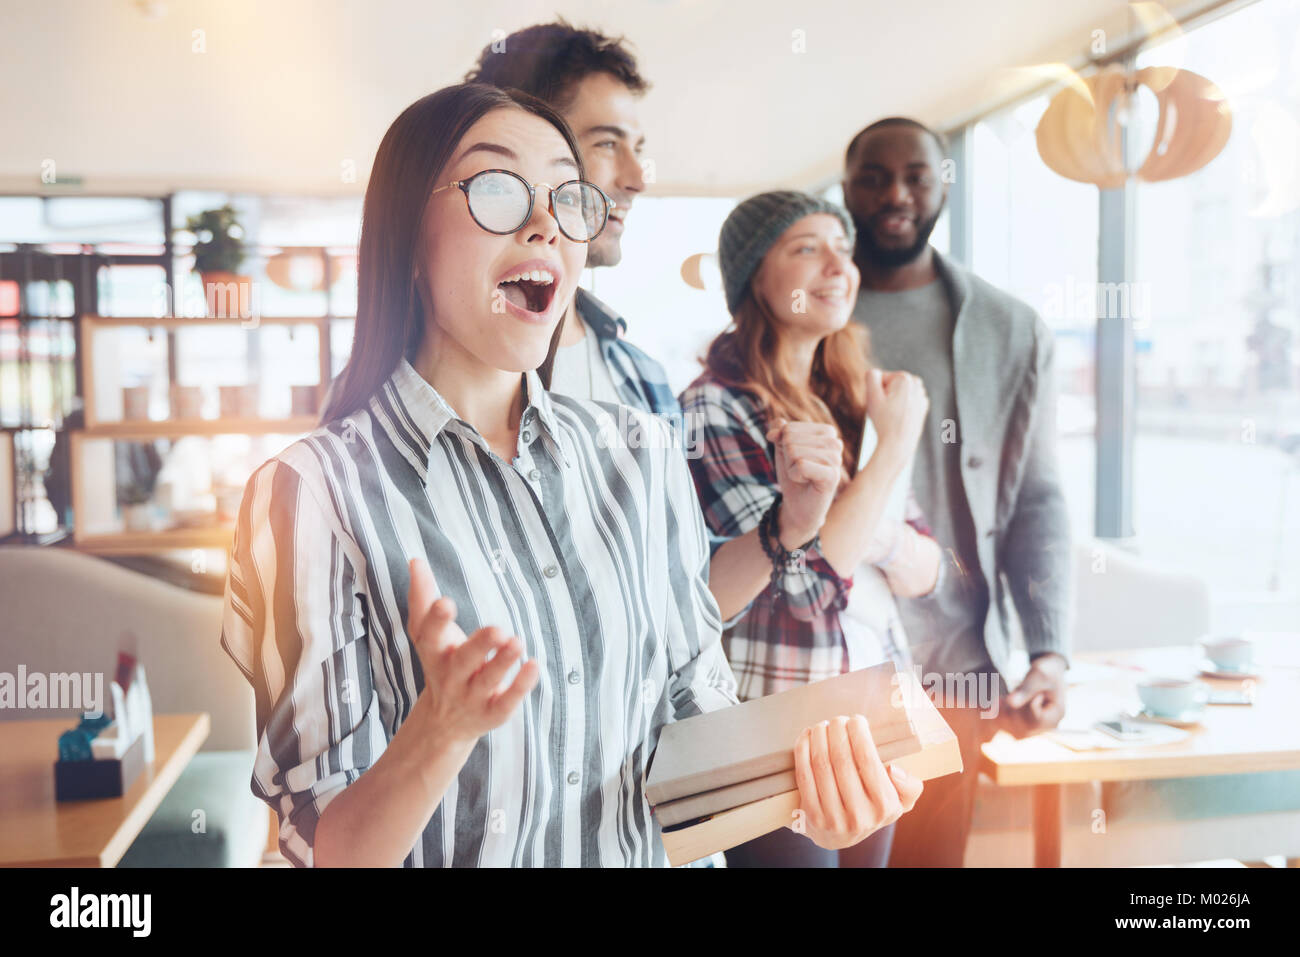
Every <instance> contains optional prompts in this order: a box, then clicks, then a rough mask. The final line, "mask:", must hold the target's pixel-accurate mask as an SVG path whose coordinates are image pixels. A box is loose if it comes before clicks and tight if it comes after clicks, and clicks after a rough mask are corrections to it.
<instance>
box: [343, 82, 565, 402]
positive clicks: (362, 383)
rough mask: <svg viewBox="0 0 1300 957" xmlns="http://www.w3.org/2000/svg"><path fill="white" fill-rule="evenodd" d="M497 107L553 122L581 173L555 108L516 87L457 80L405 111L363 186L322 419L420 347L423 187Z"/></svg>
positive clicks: (547, 372)
mask: <svg viewBox="0 0 1300 957" xmlns="http://www.w3.org/2000/svg"><path fill="white" fill-rule="evenodd" d="M499 109H519V110H524V111H526V112H528V113H532V114H533V115H534V116H538V117H541V118H542V119H543V120H546V122H548V123H550V124H551V125H552V126H554V127H555V128H556V129H557V130H559V132H560V135H561V136H563V137H564V141H565V143H567V144H568V146H569V150H570V152H572V153H573V158H574V160H575V162H577V164H578V178H580V179H586V178H587V173H586V169H585V167H584V166H583V164H582V153H581V152H580V151H579V149H578V142H577V140H576V139H575V138H574V136H573V132H572V131H571V130H570V129H569V126H568V124H567V123H565V121H564V119H563V117H561V116H560V114H559V113H557V112H556V111H555V110H553V109H552V108H551V107H550V106H548V105H547V104H546V103H544V102H542V101H541V100H539V99H537V98H536V97H533V96H530V95H528V94H527V93H523V92H521V91H519V90H503V89H500V88H499V87H495V86H489V85H487V84H483V83H460V84H457V85H455V86H448V87H444V88H443V89H441V90H438V91H437V92H436V93H430V94H429V95H428V96H426V97H423V98H422V99H419V100H416V101H415V102H414V103H412V104H411V105H410V106H408V107H407V108H406V109H405V110H403V111H402V113H401V115H400V116H398V117H397V119H395V120H394V121H393V124H392V126H390V127H389V128H388V132H387V133H385V134H384V138H383V140H382V141H381V142H380V144H379V150H378V152H377V153H376V154H375V162H374V167H373V168H372V170H371V172H370V182H369V183H368V184H367V185H366V198H365V203H364V205H363V207H362V214H361V241H360V244H359V246H358V249H357V319H356V325H355V327H354V330H353V334H352V353H351V356H350V357H349V358H348V363H347V366H346V367H345V368H344V369H343V371H342V372H341V373H339V377H338V379H336V380H335V382H334V385H333V387H332V389H331V390H330V395H329V401H328V402H327V403H326V406H325V411H324V412H323V413H322V415H321V423H322V424H325V423H328V422H332V421H334V420H335V419H340V418H342V417H343V416H345V415H350V414H351V413H353V412H355V411H356V410H357V409H360V408H363V407H364V406H365V404H366V403H367V402H368V401H369V399H370V396H371V395H373V394H374V393H375V391H376V390H377V389H378V388H379V387H380V386H381V385H383V383H384V382H385V381H386V380H387V379H388V377H389V376H390V375H392V373H393V370H394V369H396V368H397V364H398V363H399V362H400V361H401V359H402V357H403V356H405V357H407V358H408V359H409V358H412V357H414V356H415V355H416V354H417V352H418V351H419V348H420V343H421V342H422V340H423V338H424V332H425V317H424V309H423V306H422V304H421V299H420V295H419V293H418V292H417V290H416V286H415V278H414V272H415V265H416V262H415V257H416V250H417V248H418V245H419V238H420V233H421V229H422V227H423V221H424V210H425V206H426V205H427V201H428V198H429V194H430V193H431V192H433V190H434V189H435V188H436V187H438V186H442V185H444V184H443V182H442V178H443V176H444V169H445V167H446V166H447V163H448V162H449V161H450V160H451V156H452V151H453V150H454V149H455V148H456V144H458V143H459V142H460V140H461V138H462V137H463V136H464V135H465V133H466V131H468V130H469V128H470V127H471V126H473V125H474V124H475V123H477V122H478V121H479V120H480V119H482V118H483V117H484V116H486V115H487V114H488V113H490V112H492V111H493V110H499ZM563 325H564V321H563V319H561V321H560V322H559V323H557V324H556V328H555V334H554V336H552V338H551V347H550V351H549V352H548V353H547V355H546V360H545V361H544V362H543V363H542V365H541V367H539V368H538V370H537V371H538V374H539V375H540V376H541V380H542V384H543V385H545V386H546V387H547V388H550V384H551V368H552V366H553V364H554V362H555V348H556V345H557V343H558V342H559V340H560V334H561V332H562V329H563Z"/></svg>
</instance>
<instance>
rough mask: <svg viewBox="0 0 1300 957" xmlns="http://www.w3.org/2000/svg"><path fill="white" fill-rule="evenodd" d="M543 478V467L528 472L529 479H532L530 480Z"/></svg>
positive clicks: (535, 480)
mask: <svg viewBox="0 0 1300 957" xmlns="http://www.w3.org/2000/svg"><path fill="white" fill-rule="evenodd" d="M541 480H542V470H541V469H533V470H532V471H531V472H529V473H528V481H530V482H540V481H541Z"/></svg>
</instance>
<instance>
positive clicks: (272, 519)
mask: <svg viewBox="0 0 1300 957" xmlns="http://www.w3.org/2000/svg"><path fill="white" fill-rule="evenodd" d="M523 381H524V389H525V395H524V406H525V410H524V413H523V419H522V422H521V426H520V431H519V444H518V457H517V458H515V459H514V460H513V461H511V462H506V461H503V460H502V459H501V458H500V457H499V456H497V455H496V454H495V453H493V452H492V451H491V449H490V448H489V447H488V445H487V443H486V442H485V441H484V440H483V438H482V437H481V436H480V435H479V434H478V432H477V431H476V430H475V429H474V428H473V427H472V426H470V425H469V424H468V423H466V422H464V421H462V420H460V419H459V418H458V417H457V416H456V413H455V412H454V411H453V410H452V409H451V407H450V406H449V405H448V404H447V403H446V401H445V400H444V399H443V398H442V397H441V396H440V395H439V394H438V393H437V392H436V391H435V390H434V389H433V388H432V387H431V386H430V385H429V384H428V383H427V382H426V381H425V380H424V379H423V378H421V377H420V375H419V374H418V373H417V372H416V371H415V370H414V369H413V368H412V367H411V365H410V363H409V362H407V361H406V360H402V362H401V364H400V365H399V366H398V368H397V369H396V371H394V373H393V375H392V376H391V377H390V378H389V380H388V381H387V382H386V383H385V384H384V385H383V386H382V387H381V388H380V389H379V390H378V391H377V392H376V393H375V395H373V396H372V397H371V399H370V402H369V405H368V408H366V409H364V410H361V411H358V412H356V413H354V414H352V415H350V416H348V417H346V418H343V419H340V420H338V421H335V422H332V423H330V424H329V425H327V426H325V427H322V428H319V429H317V430H316V431H315V432H313V433H311V434H310V435H309V436H307V437H306V438H303V439H301V440H299V441H297V442H295V443H294V444H293V445H291V446H290V447H289V448H287V449H285V450H284V451H283V452H281V453H280V454H279V455H277V456H276V457H275V458H273V459H271V460H270V461H268V462H267V463H265V464H264V465H262V466H261V467H260V468H259V469H258V470H257V472H255V473H254V475H253V476H252V478H251V479H250V480H249V483H248V487H247V489H246V490H245V494H244V500H243V504H242V506H241V508H240V515H239V523H238V526H237V528H236V531H235V540H234V547H233V548H232V551H231V563H230V571H229V576H228V579H227V583H226V607H225V613H224V620H223V628H222V636H221V644H222V647H224V648H225V650H226V651H227V652H228V653H229V654H230V656H231V657H232V658H233V659H234V660H235V662H236V664H238V665H239V667H240V669H241V670H242V671H243V672H244V674H245V676H246V677H247V678H248V680H249V682H250V683H251V684H252V686H253V689H254V691H255V694H256V701H257V727H258V752H257V760H256V764H255V766H254V770H253V777H252V787H253V791H254V793H256V794H257V795H258V796H259V797H261V798H262V799H263V800H265V801H266V802H267V803H268V804H270V805H271V806H272V807H273V808H275V810H276V811H277V812H278V814H279V817H280V847H281V849H282V851H283V852H284V854H285V855H286V857H288V859H289V860H290V861H292V862H293V863H295V864H297V865H301V866H311V864H312V846H313V843H314V836H315V830H316V824H317V821H319V819H320V815H321V813H322V812H323V811H324V809H325V807H326V806H327V805H328V804H329V802H330V801H331V800H332V799H333V798H335V797H336V796H338V794H340V793H341V792H342V791H343V789H344V788H346V787H347V786H348V785H349V784H351V783H352V782H353V781H355V780H356V779H357V778H358V777H360V775H361V774H363V773H364V772H365V770H366V769H367V768H368V767H370V765H371V764H373V763H374V761H375V760H376V759H378V758H379V756H380V754H381V753H382V752H383V750H384V747H385V745H386V744H387V742H388V741H389V740H390V739H391V738H392V736H393V734H394V733H395V732H396V731H397V728H398V727H399V726H400V725H401V723H402V721H403V720H404V719H405V718H406V716H407V715H408V714H409V713H410V710H411V707H412V705H413V704H414V702H415V699H416V696H417V694H419V692H420V689H421V688H422V687H423V685H424V679H423V675H422V673H421V667H420V663H419V658H418V656H417V655H416V654H415V653H414V648H413V647H412V645H411V643H410V640H409V638H408V636H407V632H406V620H407V608H406V597H407V589H408V586H409V580H408V571H407V562H408V560H409V559H410V558H412V557H416V556H420V557H424V558H426V559H427V560H428V562H429V564H430V566H431V567H432V569H433V571H434V575H435V577H436V578H437V581H438V585H439V587H440V588H441V589H442V591H443V593H444V594H448V595H450V596H451V597H452V598H454V599H455V601H456V605H457V608H458V609H459V618H458V621H459V623H460V625H461V626H462V627H463V628H464V630H465V632H466V633H467V634H469V633H472V632H473V631H474V630H475V629H476V628H479V627H482V626H485V625H498V626H500V627H502V628H503V629H505V630H506V631H507V632H509V633H514V634H517V635H519V636H520V637H521V638H522V639H523V641H524V646H525V649H526V654H527V655H528V657H531V658H534V659H536V660H537V662H538V664H539V666H540V674H541V677H540V680H539V682H538V684H537V686H536V687H535V688H534V689H533V690H532V691H531V692H530V693H529V695H528V696H527V698H525V700H524V702H523V704H522V705H521V706H520V707H519V708H518V709H517V710H516V711H515V713H514V714H513V715H512V716H511V717H510V719H509V720H508V721H507V722H506V723H505V724H503V725H502V726H501V727H499V728H497V729H495V730H494V731H492V732H491V733H489V734H487V735H485V736H484V737H483V738H481V739H480V740H479V742H478V744H477V745H476V747H475V748H474V750H473V753H472V754H471V756H470V758H469V760H468V762H467V763H466V764H465V766H464V768H463V769H462V770H461V772H460V774H459V776H458V777H457V779H456V780H455V781H454V782H453V783H452V784H451V786H450V788H449V789H448V791H447V793H446V795H445V796H444V798H443V800H442V802H441V803H440V804H439V806H438V808H437V810H436V811H435V812H434V814H433V817H432V818H431V819H430V820H429V823H428V825H427V826H426V827H425V830H424V832H423V835H422V836H421V838H420V840H419V841H417V843H416V845H415V846H414V847H413V848H412V849H411V853H410V854H409V855H408V856H407V858H406V860H405V864H406V866H408V867H422V866H427V867H432V866H447V865H455V866H473V865H502V866H520V865H545V866H559V865H587V866H624V865H652V866H666V865H667V858H666V856H665V854H664V851H663V847H662V844H661V843H660V840H659V833H658V825H657V824H656V823H655V822H654V819H653V817H652V815H651V813H650V810H649V807H648V805H647V804H646V800H645V796H644V790H643V783H644V774H645V770H646V761H647V757H648V756H649V755H650V754H651V753H652V752H653V750H654V747H655V745H656V743H657V741H658V736H659V733H660V731H661V729H662V728H663V726H664V725H665V724H667V723H668V722H671V721H674V720H677V719H680V718H683V717H687V716H689V715H691V714H696V713H699V712H701V711H711V710H714V709H717V708H720V707H726V706H728V705H730V704H733V703H734V702H735V701H736V697H735V680H734V678H733V676H732V673H731V669H730V666H729V665H728V664H727V661H726V658H725V656H724V655H723V654H722V650H721V645H720V642H719V634H720V627H721V622H720V620H719V615H718V607H717V603H716V602H715V601H714V599H713V596H712V594H711V593H710V591H709V588H708V561H709V548H708V538H707V533H706V532H705V528H704V522H703V518H702V516H701V512H700V508H699V504H698V501H697V499H696V493H695V488H694V484H693V483H692V481H691V477H690V474H689V471H688V469H687V464H686V459H685V457H684V456H683V455H682V452H681V449H680V446H678V447H677V448H674V447H673V445H674V440H673V433H672V431H671V429H670V428H669V427H668V426H667V425H666V424H665V423H663V422H662V421H659V420H658V419H656V417H655V416H653V415H651V414H649V413H645V412H641V411H636V410H630V411H629V412H627V413H625V415H630V416H631V417H633V419H634V420H635V424H637V425H639V430H638V432H639V434H638V435H637V436H636V437H634V438H633V439H632V440H630V441H615V442H609V441H607V438H606V439H601V435H602V424H604V425H605V432H604V433H603V434H604V435H605V436H606V437H608V435H609V434H610V433H609V431H608V419H606V418H604V417H612V418H613V419H614V420H615V421H618V407H617V406H615V405H613V404H610V403H603V402H593V401H588V400H582V399H575V398H571V397H568V396H563V395H559V394H555V393H548V392H547V391H546V390H545V389H543V388H542V385H541V380H540V379H539V377H538V376H537V374H536V373H535V372H529V373H526V374H525V375H524V376H523ZM375 813H376V814H382V813H383V809H382V808H379V807H376V808H375Z"/></svg>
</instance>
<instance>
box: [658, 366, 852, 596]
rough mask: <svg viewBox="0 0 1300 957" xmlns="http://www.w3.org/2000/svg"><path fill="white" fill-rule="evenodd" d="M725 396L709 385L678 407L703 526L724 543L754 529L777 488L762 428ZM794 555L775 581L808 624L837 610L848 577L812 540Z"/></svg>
mask: <svg viewBox="0 0 1300 957" xmlns="http://www.w3.org/2000/svg"><path fill="white" fill-rule="evenodd" d="M725 395H726V393H725V392H724V391H723V390H721V389H718V388H716V387H711V386H706V387H705V388H704V389H700V390H698V391H693V390H688V391H687V392H685V393H683V395H682V400H683V401H682V408H683V410H684V411H685V412H687V413H690V414H692V415H694V416H695V417H696V418H695V423H696V424H695V429H696V430H697V442H698V449H697V453H698V454H696V455H694V456H693V457H692V458H691V459H690V466H691V474H692V476H693V477H694V480H695V487H696V491H697V492H698V494H699V499H700V503H701V506H702V508H703V512H704V518H705V521H707V522H708V525H709V528H710V529H712V531H713V533H714V535H715V536H716V537H718V538H720V539H721V540H723V541H730V540H731V539H733V538H738V537H740V536H741V535H745V534H747V533H748V532H750V531H752V530H753V529H755V528H757V527H758V523H759V521H760V520H761V519H762V517H763V513H765V512H766V511H767V510H768V508H770V507H771V505H772V503H773V502H774V501H775V500H776V496H777V493H778V492H779V491H780V486H779V484H778V482H777V477H776V467H775V465H774V463H773V462H772V460H771V458H769V457H768V453H767V441H766V436H765V435H764V433H763V428H762V423H761V422H758V421H755V420H753V419H751V418H747V417H746V415H745V413H744V411H743V410H741V409H739V408H736V407H734V403H731V402H728V401H727V400H726V398H725ZM795 554H796V560H794V561H791V562H790V563H788V564H787V567H785V568H784V569H782V570H781V574H780V575H779V576H778V586H779V587H780V588H781V591H782V594H783V596H784V598H785V600H786V603H787V604H788V606H789V609H790V614H791V615H792V616H793V617H794V618H795V619H797V620H799V621H813V620H814V619H816V618H819V617H820V616H822V615H824V614H826V613H827V612H828V611H831V610H841V611H842V610H843V609H844V608H845V606H846V605H847V604H848V595H849V589H850V588H851V587H852V585H853V580H852V578H844V577H841V576H840V575H839V573H837V572H836V571H835V569H834V568H833V567H832V566H831V564H830V562H828V561H827V560H826V558H825V556H823V555H822V552H821V549H820V547H819V545H818V544H817V542H816V541H814V543H813V544H812V545H811V546H810V547H808V548H806V549H804V550H803V552H802V553H795Z"/></svg>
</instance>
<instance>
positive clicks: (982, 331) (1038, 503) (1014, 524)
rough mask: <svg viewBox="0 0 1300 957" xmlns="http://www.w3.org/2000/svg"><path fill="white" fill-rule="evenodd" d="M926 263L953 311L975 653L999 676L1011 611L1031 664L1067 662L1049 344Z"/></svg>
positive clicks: (1009, 309) (1067, 580)
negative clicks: (977, 610)
mask: <svg viewBox="0 0 1300 957" xmlns="http://www.w3.org/2000/svg"><path fill="white" fill-rule="evenodd" d="M934 256H935V267H936V270H937V271H938V273H939V276H940V278H941V279H942V280H944V282H946V283H947V285H948V290H949V293H950V295H951V301H952V302H953V305H954V308H955V310H956V321H955V324H954V327H953V334H952V354H953V378H954V382H953V388H954V392H955V396H956V403H957V416H958V422H959V423H960V425H959V428H960V433H959V434H960V436H961V442H962V455H961V479H962V485H963V487H964V488H965V491H966V500H967V502H969V503H970V509H971V517H972V519H973V520H974V524H975V534H976V541H977V542H978V546H979V563H980V567H979V569H969V570H968V571H969V572H970V573H971V574H977V573H978V574H982V575H983V576H984V580H985V583H986V584H987V585H988V589H989V591H988V594H989V596H990V607H989V614H988V617H987V618H986V619H985V622H984V644H985V645H986V647H987V648H988V652H989V657H990V659H991V660H992V662H993V664H994V666H995V667H996V668H997V669H998V671H999V672H1001V673H1002V674H1003V675H1004V676H1006V675H1007V674H1008V663H1009V659H1010V651H1011V636H1012V632H1013V629H1014V628H1015V622H1014V621H1013V612H1012V607H1011V606H1012V605H1014V609H1015V611H1014V619H1015V620H1016V621H1018V623H1019V628H1020V631H1021V633H1022V634H1023V636H1024V642H1025V648H1026V649H1027V650H1028V652H1029V656H1030V658H1033V657H1034V656H1035V655H1038V654H1041V653H1043V652H1049V651H1054V652H1057V653H1059V654H1061V655H1064V656H1066V657H1067V658H1068V657H1069V646H1070V642H1069V631H1070V622H1069V616H1070V595H1071V592H1070V589H1071V584H1072V583H1071V575H1072V565H1073V562H1072V558H1071V547H1070V521H1069V515H1068V513H1067V512H1066V507H1065V499H1064V496H1063V495H1062V494H1061V486H1060V481H1059V478H1058V474H1057V457H1056V393H1055V390H1054V388H1053V383H1052V374H1053V362H1052V359H1053V352H1054V342H1053V337H1052V332H1051V330H1050V329H1049V328H1048V327H1047V324H1046V323H1044V322H1043V320H1042V319H1040V318H1039V316H1038V314H1037V313H1036V312H1034V310H1033V309H1032V308H1030V307H1029V306H1028V305H1026V304H1025V303H1023V302H1021V301H1020V300H1019V299H1016V298H1015V297H1014V296H1010V295H1008V294H1007V293H1005V292H1003V291H1002V290H1000V289H998V288H996V287H995V286H993V285H992V284H990V283H988V282H985V281H984V280H983V279H980V278H979V277H978V276H976V275H975V274H974V273H972V272H970V271H969V270H967V269H964V268H962V267H961V266H959V265H957V264H956V263H954V262H953V261H952V260H950V259H947V258H946V257H944V256H941V255H940V254H939V253H938V252H937V251H936V252H935V254H934ZM940 544H944V543H940ZM1008 598H1010V602H1009V601H1008Z"/></svg>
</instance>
